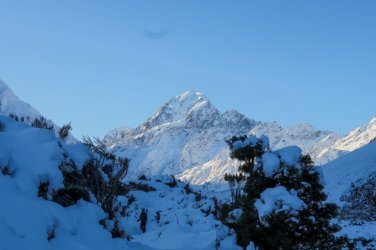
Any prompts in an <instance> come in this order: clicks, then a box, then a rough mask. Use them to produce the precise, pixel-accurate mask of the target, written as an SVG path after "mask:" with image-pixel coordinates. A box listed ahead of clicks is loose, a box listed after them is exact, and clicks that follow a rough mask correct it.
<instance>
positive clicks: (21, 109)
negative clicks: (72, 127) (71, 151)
mask: <svg viewBox="0 0 376 250" xmlns="http://www.w3.org/2000/svg"><path fill="white" fill-rule="evenodd" d="M10 114H12V115H16V116H17V117H18V118H19V119H21V118H22V120H23V121H24V122H25V123H28V124H31V123H32V122H33V121H34V120H35V119H36V118H38V119H40V118H42V117H44V116H43V115H42V114H41V113H40V112H39V111H38V110H36V109H35V108H33V107H32V106H31V105H30V104H28V103H26V102H24V101H22V100H21V99H20V98H18V97H17V96H16V95H15V94H14V92H13V91H12V90H11V89H10V88H9V86H8V85H7V84H6V83H5V82H4V81H2V80H1V79H0V115H5V116H8V115H10ZM46 122H47V123H48V125H51V126H53V128H54V130H55V131H58V130H59V129H60V127H59V126H58V125H56V124H55V123H54V122H53V121H51V120H48V119H47V120H46ZM56 134H57V133H56ZM66 142H68V143H77V142H78V140H77V139H76V138H74V136H73V135H72V134H71V133H70V134H69V135H68V137H67V138H66Z"/></svg>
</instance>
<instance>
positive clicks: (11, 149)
mask: <svg viewBox="0 0 376 250" xmlns="http://www.w3.org/2000/svg"><path fill="white" fill-rule="evenodd" d="M0 124H1V131H0V197H1V199H0V235H1V237H0V238H1V240H0V249H4V250H5V249H7V250H18V249H38V250H47V249H73V250H76V249H77V250H78V249H80V250H85V249H87V250H89V249H90V250H95V249H97V250H105V249H114V250H116V249H122V250H124V249H135V250H149V249H150V250H152V249H181V250H184V249H201V250H209V249H214V246H215V243H216V242H217V241H219V242H221V248H220V249H222V250H226V249H227V250H230V249H240V247H238V246H236V244H235V235H234V233H233V232H230V230H229V229H228V228H227V227H225V226H223V225H222V224H221V223H220V222H219V221H217V220H216V219H215V218H214V216H213V215H212V214H211V211H212V209H213V207H214V205H213V200H211V199H210V198H209V197H208V198H206V197H204V196H201V195H200V194H199V193H198V192H196V191H194V190H192V189H190V188H187V186H186V184H184V183H181V182H176V183H175V184H173V185H171V184H170V183H171V182H173V179H171V177H167V176H159V177H158V176H155V177H153V179H152V180H148V181H143V180H137V179H136V180H130V181H131V182H132V183H137V184H132V185H133V186H136V185H141V186H142V185H147V186H148V187H149V189H150V190H148V191H141V190H142V188H141V190H138V189H133V191H131V192H130V194H129V195H130V196H129V197H134V198H135V199H134V201H133V202H132V203H130V201H129V200H128V201H127V200H125V201H122V202H125V203H128V206H127V210H126V215H124V217H122V219H121V220H120V221H119V223H120V228H123V229H125V231H126V234H127V236H128V238H129V239H130V241H129V240H127V239H125V238H120V239H114V238H112V237H111V233H110V232H109V230H110V228H111V224H107V225H106V229H105V228H104V227H103V226H102V225H101V224H100V221H101V220H102V219H104V218H106V215H105V213H104V211H103V210H102V209H101V208H100V206H98V205H97V204H96V202H95V199H94V200H93V201H92V202H86V201H83V200H79V201H78V202H77V204H76V205H72V206H69V207H65V208H64V207H62V206H61V205H59V204H58V203H55V202H53V201H50V200H46V199H43V198H42V197H38V193H39V191H40V189H39V188H40V184H41V183H44V182H47V181H48V183H49V188H51V189H53V190H58V189H59V188H62V187H63V186H64V183H63V181H64V180H63V175H62V173H61V171H60V167H59V166H61V163H62V162H63V161H64V159H67V158H70V159H72V160H73V161H74V162H75V163H76V165H77V167H78V168H82V166H83V164H84V162H85V161H86V160H87V159H88V157H89V154H88V152H89V151H88V148H87V147H86V146H84V145H82V144H65V143H64V142H63V141H61V140H60V139H58V138H56V136H55V135H54V133H53V132H52V131H51V130H48V129H39V128H35V127H31V126H30V125H28V124H25V123H22V122H16V121H14V120H12V119H10V118H9V117H6V116H1V115H0ZM200 191H203V190H202V189H200ZM197 196H199V197H200V198H199V199H198V198H197ZM141 208H147V209H148V215H149V223H148V225H147V232H146V233H145V234H142V233H141V231H140V228H139V222H138V221H137V219H138V217H139V213H140V210H141ZM157 211H159V212H160V214H161V217H160V221H159V222H157V221H156V219H155V218H154V215H155V214H156V212H157Z"/></svg>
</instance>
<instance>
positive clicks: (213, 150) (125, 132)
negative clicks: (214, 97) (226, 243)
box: [104, 91, 376, 184]
mask: <svg viewBox="0 0 376 250" xmlns="http://www.w3.org/2000/svg"><path fill="white" fill-rule="evenodd" d="M244 134H253V135H257V136H261V135H262V134H264V135H266V136H268V137H269V139H270V142H271V147H272V149H279V148H282V147H285V146H288V145H298V146H299V147H301V148H302V150H303V152H304V153H308V154H310V155H311V156H312V158H313V160H314V161H315V163H316V164H317V165H322V164H325V163H328V162H329V161H332V160H334V159H336V158H338V157H340V156H342V155H344V154H346V153H348V152H351V151H353V150H355V149H357V148H360V147H362V146H364V145H366V144H368V143H369V142H370V141H371V140H372V139H373V138H375V137H376V118H374V119H372V120H371V122H370V123H369V124H367V125H364V126H362V127H359V128H356V129H355V130H354V131H352V132H350V133H349V135H347V136H345V137H343V136H341V135H340V134H339V133H336V132H332V131H326V130H318V129H316V128H315V127H314V126H313V125H310V124H306V123H301V124H296V125H292V126H288V127H285V128H284V127H282V126H280V125H278V123H276V122H258V121H255V120H253V119H250V118H248V117H246V116H244V115H243V114H241V113H239V112H238V111H236V110H229V111H226V112H224V113H221V112H220V111H219V110H218V109H216V108H215V107H214V106H213V105H212V104H211V102H210V101H209V100H208V99H207V98H206V97H205V95H204V94H203V93H200V92H194V91H188V92H185V93H183V94H181V95H178V96H176V97H174V98H172V99H171V100H170V101H168V102H166V103H165V104H163V105H162V107H160V108H159V110H158V111H157V112H156V113H155V114H154V115H153V116H152V117H151V118H149V119H148V120H147V121H146V122H144V123H143V124H142V125H140V126H138V127H137V128H135V129H131V128H123V129H115V130H113V131H111V132H109V133H108V134H107V135H106V136H105V137H104V141H105V142H106V144H107V146H108V147H110V148H112V149H114V150H115V151H116V152H117V153H118V154H122V155H126V156H127V157H129V158H131V159H132V161H131V168H130V174H131V175H141V174H145V175H155V174H173V175H178V176H179V177H180V178H182V179H183V180H189V181H191V182H193V183H196V184H204V183H206V182H220V181H221V180H222V177H223V175H224V174H225V173H227V172H234V171H235V170H236V167H237V165H236V163H235V162H233V161H232V160H230V159H229V151H228V147H227V145H226V142H225V140H226V139H229V138H230V137H231V136H233V135H244Z"/></svg>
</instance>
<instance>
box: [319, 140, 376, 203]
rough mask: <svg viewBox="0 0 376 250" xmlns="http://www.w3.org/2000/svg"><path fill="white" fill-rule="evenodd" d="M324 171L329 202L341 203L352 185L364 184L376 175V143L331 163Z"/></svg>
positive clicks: (324, 166)
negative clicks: (341, 199) (342, 197)
mask: <svg viewBox="0 0 376 250" xmlns="http://www.w3.org/2000/svg"><path fill="white" fill-rule="evenodd" d="M322 169H323V171H324V176H325V182H326V186H325V190H326V192H327V194H328V199H329V201H331V202H335V203H340V198H341V196H342V195H344V194H345V193H346V192H348V191H349V189H350V187H351V184H352V183H355V184H356V183H358V184H360V183H364V182H365V181H367V180H368V178H369V177H370V176H371V175H372V174H374V173H376V142H373V143H369V144H368V145H366V146H364V147H362V148H360V149H357V150H355V151H353V152H351V153H348V154H346V155H345V156H342V157H340V158H338V159H336V160H334V161H332V162H329V163H328V164H325V165H323V166H322Z"/></svg>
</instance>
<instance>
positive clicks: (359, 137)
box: [317, 117, 376, 165]
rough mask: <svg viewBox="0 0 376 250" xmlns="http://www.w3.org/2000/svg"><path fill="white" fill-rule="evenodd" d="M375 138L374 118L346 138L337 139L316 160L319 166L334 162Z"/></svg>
mask: <svg viewBox="0 0 376 250" xmlns="http://www.w3.org/2000/svg"><path fill="white" fill-rule="evenodd" d="M375 138H376V117H374V118H373V119H371V121H370V122H369V123H368V124H365V125H363V126H360V127H358V128H355V129H354V130H352V131H351V132H350V133H349V134H348V135H347V136H345V137H342V138H340V139H338V140H337V141H336V142H335V143H334V144H333V145H332V146H330V147H328V148H326V149H324V150H323V151H321V153H320V154H319V155H318V157H317V159H318V162H317V163H319V164H320V165H322V164H325V163H328V162H330V161H332V160H335V159H337V158H339V157H341V156H343V155H345V154H347V153H349V152H352V151H354V150H356V149H358V148H361V147H363V146H365V145H367V144H369V143H370V142H371V141H373V140H375Z"/></svg>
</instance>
